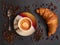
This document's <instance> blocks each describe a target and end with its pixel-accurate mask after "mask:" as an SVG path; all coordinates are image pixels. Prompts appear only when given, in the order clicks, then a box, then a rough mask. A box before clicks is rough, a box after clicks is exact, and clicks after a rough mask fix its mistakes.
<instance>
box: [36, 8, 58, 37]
mask: <svg viewBox="0 0 60 45" xmlns="http://www.w3.org/2000/svg"><path fill="white" fill-rule="evenodd" d="M36 12H37V13H38V14H39V15H40V16H42V17H43V18H44V19H45V20H46V23H47V25H48V36H51V35H53V34H54V33H55V32H56V30H57V27H58V16H57V15H56V14H55V13H54V12H52V11H51V10H50V9H48V8H39V9H36Z"/></svg>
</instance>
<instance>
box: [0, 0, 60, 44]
mask: <svg viewBox="0 0 60 45" xmlns="http://www.w3.org/2000/svg"><path fill="white" fill-rule="evenodd" d="M1 2H2V0H0V45H60V36H59V40H54V41H51V40H40V41H39V42H35V41H34V42H32V41H31V40H30V37H23V38H24V40H18V39H16V38H15V39H14V41H13V43H12V44H10V43H9V42H7V41H6V40H4V39H3V38H2V31H3V30H4V28H5V27H4V26H3V24H4V23H7V18H5V17H3V16H2V14H3V12H2V9H1V6H2V4H1ZM5 2H6V3H7V4H8V3H12V4H13V5H17V6H20V7H22V8H23V7H24V6H27V5H32V4H33V3H37V2H38V3H37V5H38V6H37V7H34V8H33V7H32V6H31V8H30V9H31V10H30V12H31V13H32V14H34V15H35V17H36V18H37V20H40V25H41V27H43V28H44V29H45V24H44V21H42V19H41V17H39V16H37V14H36V13H35V12H34V10H35V9H36V8H38V7H39V5H40V4H42V3H48V2H53V3H54V4H55V5H56V6H57V7H58V9H57V11H55V12H56V14H57V15H58V18H59V26H60V0H5ZM59 26H58V29H57V32H56V33H55V34H58V35H60V28H59ZM44 31H45V30H44Z"/></svg>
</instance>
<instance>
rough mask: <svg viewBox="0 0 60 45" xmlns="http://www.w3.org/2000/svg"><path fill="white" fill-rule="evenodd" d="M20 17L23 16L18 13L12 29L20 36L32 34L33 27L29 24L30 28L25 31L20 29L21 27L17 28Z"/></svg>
mask: <svg viewBox="0 0 60 45" xmlns="http://www.w3.org/2000/svg"><path fill="white" fill-rule="evenodd" d="M21 18H23V17H22V16H20V15H17V16H16V18H15V19H14V30H15V31H16V33H17V34H18V35H21V36H29V35H31V34H33V33H34V32H35V28H34V27H33V26H31V28H30V29H29V30H28V31H25V32H24V31H21V29H19V27H18V22H19V20H20V19H21Z"/></svg>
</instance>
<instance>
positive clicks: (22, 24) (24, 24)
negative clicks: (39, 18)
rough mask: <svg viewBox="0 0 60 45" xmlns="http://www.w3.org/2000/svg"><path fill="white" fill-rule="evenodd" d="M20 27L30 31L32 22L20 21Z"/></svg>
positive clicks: (27, 20) (25, 19)
mask: <svg viewBox="0 0 60 45" xmlns="http://www.w3.org/2000/svg"><path fill="white" fill-rule="evenodd" d="M20 27H21V29H23V30H28V29H29V28H30V27H31V21H30V20H29V19H27V18H24V19H22V20H21V21H20Z"/></svg>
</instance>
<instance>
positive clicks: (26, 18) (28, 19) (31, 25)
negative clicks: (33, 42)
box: [18, 17, 32, 32]
mask: <svg viewBox="0 0 60 45" xmlns="http://www.w3.org/2000/svg"><path fill="white" fill-rule="evenodd" d="M25 18H26V19H28V20H29V21H30V22H31V26H32V21H31V19H30V18H28V17H23V18H21V19H20V20H19V21H18V27H19V29H20V30H21V31H25V32H26V31H29V30H23V29H22V28H21V27H20V22H21V20H23V19H25ZM30 28H31V27H30ZM30 28H29V29H30Z"/></svg>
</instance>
